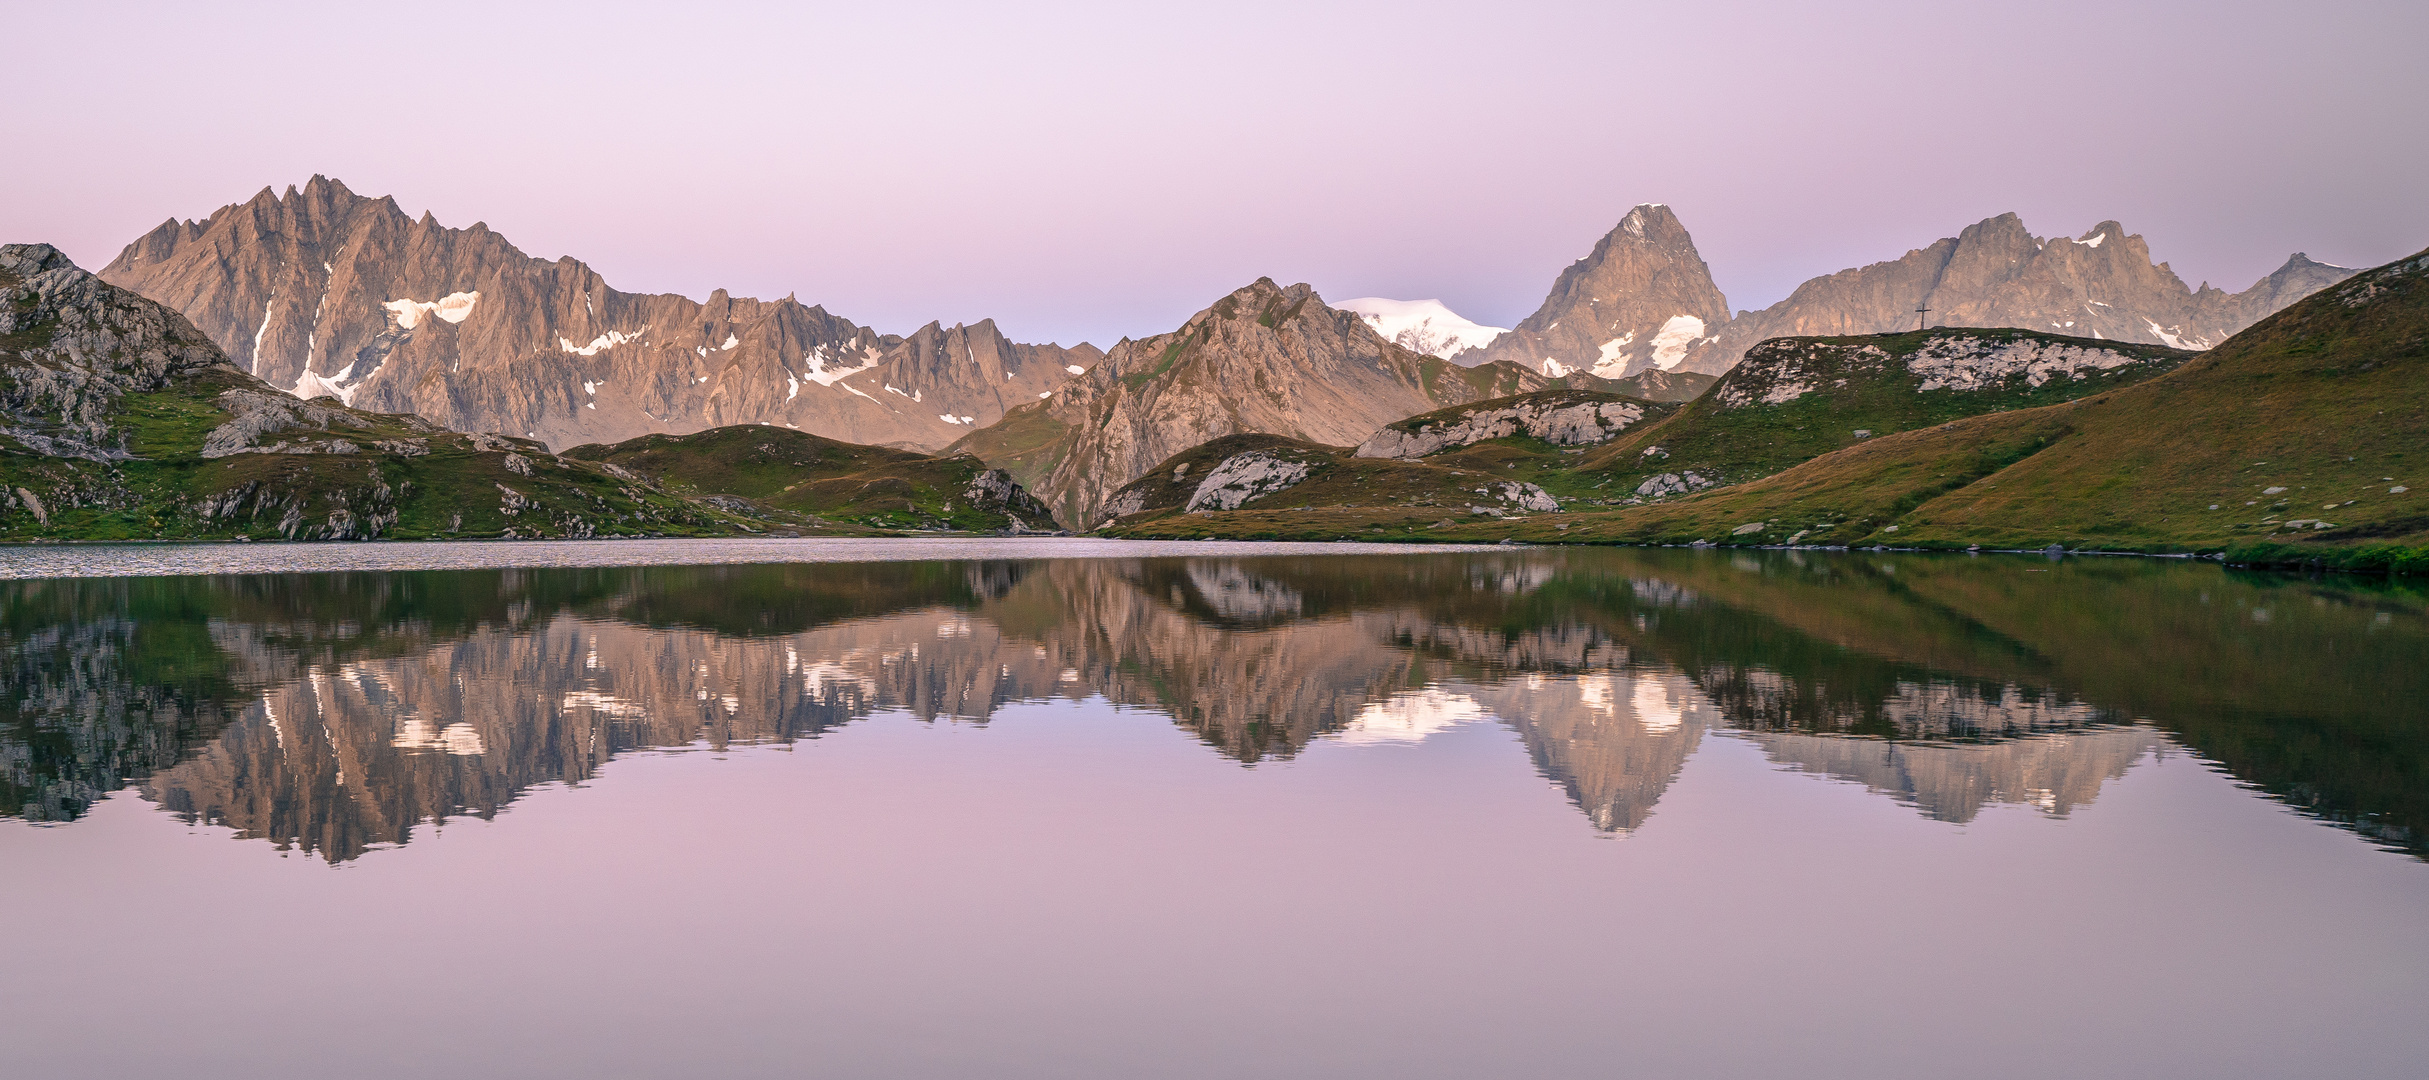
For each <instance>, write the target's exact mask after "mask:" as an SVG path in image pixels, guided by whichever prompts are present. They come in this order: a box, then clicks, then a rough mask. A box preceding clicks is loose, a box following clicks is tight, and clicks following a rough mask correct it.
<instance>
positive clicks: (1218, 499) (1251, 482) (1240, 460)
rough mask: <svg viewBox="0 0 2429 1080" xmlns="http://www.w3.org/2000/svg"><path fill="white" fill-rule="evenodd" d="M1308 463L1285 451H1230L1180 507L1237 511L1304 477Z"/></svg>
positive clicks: (1282, 489)
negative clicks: (1232, 452)
mask: <svg viewBox="0 0 2429 1080" xmlns="http://www.w3.org/2000/svg"><path fill="white" fill-rule="evenodd" d="M1309 468H1310V466H1309V464H1308V462H1306V461H1305V460H1302V459H1300V458H1299V457H1297V456H1294V455H1292V454H1291V453H1290V452H1289V451H1274V450H1252V451H1250V452H1248V453H1245V454H1234V455H1232V456H1230V457H1227V458H1224V459H1223V460H1222V462H1221V463H1220V464H1218V465H1216V466H1215V467H1214V469H1213V470H1212V471H1210V472H1208V473H1207V474H1206V479H1205V480H1203V481H1201V482H1199V484H1198V490H1197V491H1196V492H1195V493H1193V494H1191V495H1190V496H1189V502H1188V503H1186V504H1185V505H1183V506H1182V509H1183V510H1187V511H1190V512H1193V513H1194V512H1196V511H1199V510H1237V509H1239V508H1240V507H1241V506H1242V505H1244V504H1246V503H1249V502H1251V501H1254V500H1256V499H1259V498H1262V497H1264V496H1267V495H1271V494H1273V493H1275V492H1278V491H1285V490H1288V489H1289V488H1290V486H1291V485H1293V484H1296V483H1298V482H1299V481H1301V480H1305V479H1307V473H1308V470H1309Z"/></svg>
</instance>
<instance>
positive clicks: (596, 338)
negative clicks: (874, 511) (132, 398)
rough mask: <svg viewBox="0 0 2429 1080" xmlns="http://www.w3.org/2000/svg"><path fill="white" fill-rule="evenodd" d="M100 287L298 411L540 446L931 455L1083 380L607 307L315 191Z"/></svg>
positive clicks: (186, 241) (196, 236)
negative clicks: (744, 447) (135, 300)
mask: <svg viewBox="0 0 2429 1080" xmlns="http://www.w3.org/2000/svg"><path fill="white" fill-rule="evenodd" d="M101 277H102V279H103V280H105V281H108V282H109V283H111V284H113V285H118V286H121V287H124V288H128V289H132V290H134V291H135V292H138V293H141V294H143V295H145V296H148V297H150V298H152V299H154V300H157V301H160V302H161V303H163V304H166V305H168V306H170V307H172V308H175V309H176V310H178V311H179V312H181V313H183V314H184V315H185V316H186V317H187V318H188V319H190V320H192V322H193V323H194V325H195V326H196V327H198V328H199V329H201V330H202V332H203V333H204V334H207V335H209V337H210V338H211V340H212V341H213V342H215V343H217V344H218V345H219V347H220V348H221V349H222V350H224V351H225V352H226V353H227V355H228V357H229V358H230V359H231V360H233V361H235V363H236V364H237V365H238V366H239V367H241V368H243V369H244V370H246V371H248V372H250V373H251V374H253V375H255V376H258V377H260V378H261V379H263V380H265V381H267V382H269V383H270V384H271V385H273V386H276V387H278V388H279V389H281V390H285V391H287V392H289V393H292V394H294V395H296V396H298V397H305V398H313V397H334V398H338V399H340V400H342V401H343V402H345V403H346V404H348V405H352V406H355V407H358V408H365V409H371V410H375V411H379V412H392V413H413V414H416V415H419V416H421V417H423V418H424V419H427V420H430V421H433V422H436V423H439V424H442V425H445V426H447V427H450V428H454V429H456V430H458V431H466V432H498V433H503V434H507V435H517V436H525V437H529V438H534V439H538V440H541V441H542V442H545V443H548V444H549V445H550V446H552V447H554V448H556V449H560V450H561V449H564V448H566V447H569V446H573V445H576V444H579V443H589V442H620V441H623V440H625V439H630V438H634V437H637V436H641V435H646V434H650V433H652V432H668V433H675V434H682V433H688V432H693V431H699V430H702V429H706V428H712V427H721V426H725V425H730V424H771V425H776V426H780V427H791V428H797V429H799V430H802V431H807V432H811V433H812V434H817V435H823V436H826V437H828V438H834V439H841V440H843V441H846V442H855V443H865V444H877V445H897V446H906V447H911V448H914V449H921V450H937V449H941V448H943V447H944V446H945V445H946V444H948V443H951V442H952V441H953V440H955V439H957V438H960V437H961V436H963V435H966V434H968V433H969V432H970V431H972V430H974V429H976V428H979V427H984V426H986V425H988V424H991V423H994V422H995V421H996V420H997V419H999V418H1001V417H1002V416H1003V414H1004V411H1005V410H1006V409H1008V408H1010V407H1012V406H1015V405H1019V404H1024V403H1027V402H1033V401H1036V400H1038V398H1039V397H1040V396H1041V395H1043V394H1045V393H1048V392H1050V391H1052V390H1053V389H1054V388H1055V387H1057V386H1060V385H1062V384H1063V383H1064V382H1067V381H1069V380H1070V379H1071V377H1072V376H1073V375H1074V374H1075V373H1076V372H1078V371H1085V370H1086V369H1087V368H1088V367H1089V366H1091V365H1093V364H1095V363H1096V362H1097V360H1098V359H1100V358H1101V356H1102V354H1101V353H1100V352H1099V351H1098V350H1096V349H1095V348H1094V347H1092V346H1089V345H1086V344H1082V345H1079V346H1077V347H1075V348H1071V349H1065V348H1062V347H1060V346H1057V345H1051V344H1048V345H1027V344H1020V343H1016V342H1013V341H1010V340H1008V339H1006V338H1005V337H1004V336H1003V335H1002V334H1001V333H1000V332H998V331H997V330H996V327H995V324H994V322H993V321H992V320H981V321H979V322H977V323H973V324H969V325H966V326H965V325H956V326H944V325H941V324H939V323H930V324H928V325H926V326H923V327H920V328H919V329H918V330H916V331H914V332H912V333H911V334H909V335H908V336H900V335H892V334H879V333H878V332H877V331H875V330H872V329H869V328H867V327H863V326H858V325H855V324H854V323H852V322H851V321H850V320H848V319H844V318H840V317H838V316H835V315H831V314H829V313H828V312H827V311H826V309H825V308H823V307H817V306H810V305H804V304H802V303H800V302H798V301H796V300H794V299H793V298H792V297H789V296H788V297H785V298H783V299H781V300H756V299H752V298H749V297H735V296H728V295H727V294H726V292H725V290H722V289H720V290H717V291H715V292H713V293H711V294H709V297H708V299H707V300H705V301H698V300H693V299H690V298H688V297H683V296H676V295H671V294H640V293H627V292H622V291H619V290H617V289H615V288H612V287H610V286H609V285H608V284H607V282H606V281H605V279H603V278H601V277H600V276H599V274H598V273H597V272H596V271H594V270H592V269H591V268H590V267H589V266H587V265H585V264H584V263H582V262H580V261H577V260H575V259H573V258H571V257H566V258H560V259H557V260H554V261H550V260H545V259H539V258H534V257H532V256H529V255H526V254H524V253H523V252H522V251H521V250H520V249H518V248H516V247H515V246H514V245H513V244H512V243H509V242H508V241H507V240H506V238H505V237H503V236H501V235H499V234H498V233H496V232H494V231H492V230H491V229H490V228H489V227H488V226H487V225H484V224H478V223H476V224H474V225H473V226H472V227H470V228H463V229H457V228H449V227H446V226H443V225H441V224H439V222H438V220H437V219H436V218H434V217H432V216H431V215H429V214H423V215H422V216H421V217H420V218H418V219H417V218H413V217H410V216H408V215H406V214H405V212H404V211H403V210H401V209H399V208H398V207H397V204H396V201H395V200H394V199H391V198H387V197H380V198H372V197H367V196H362V195H357V194H355V193H354V192H352V191H350V190H347V188H346V186H345V185H344V184H343V183H340V182H338V181H336V180H331V179H328V178H326V177H319V176H315V177H313V178H312V180H311V182H309V183H307V184H305V185H303V187H302V188H300V189H298V188H294V187H290V188H288V189H287V190H286V191H285V192H284V193H274V192H272V191H271V190H270V189H267V188H264V189H263V190H262V191H261V192H260V193H259V194H257V195H255V196H254V197H253V198H252V199H250V200H248V201H246V202H244V203H240V204H234V205H230V206H224V207H221V208H220V209H219V210H218V211H216V212H214V213H213V214H211V216H210V217H208V218H206V219H204V220H201V221H183V222H181V221H176V220H170V221H167V222H163V223H162V224H161V225H160V226H159V227H158V228H155V229H153V230H152V231H151V232H150V233H147V234H145V235H144V236H143V237H141V238H140V239H138V240H136V241H135V242H134V243H132V244H129V245H127V247H126V250H124V251H123V252H121V253H120V254H119V256H118V257H117V258H116V259H114V260H112V261H111V262H110V264H109V266H107V267H105V268H103V269H102V271H101Z"/></svg>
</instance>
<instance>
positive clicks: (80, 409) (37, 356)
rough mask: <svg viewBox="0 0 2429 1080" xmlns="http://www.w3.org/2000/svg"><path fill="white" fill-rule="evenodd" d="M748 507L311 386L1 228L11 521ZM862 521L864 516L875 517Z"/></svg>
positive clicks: (449, 526)
mask: <svg viewBox="0 0 2429 1080" xmlns="http://www.w3.org/2000/svg"><path fill="white" fill-rule="evenodd" d="M752 529H753V526H751V525H750V524H749V523H748V522H747V521H746V520H745V519H743V518H738V517H736V516H734V515H731V514H729V513H726V512H724V511H722V510H720V509H718V508H716V507H714V506H706V505H701V504H698V503H693V502H690V501H687V500H685V499H682V498H679V497H677V496H675V495H673V494H670V493H669V492H666V491H664V490H662V489H660V488H658V487H657V486H655V485H653V484H651V483H649V482H648V481H646V480H642V479H640V478H638V477H635V476H632V475H631V474H629V473H623V472H619V471H617V470H613V469H608V468H602V467H600V466H595V465H590V464H586V463H579V462H573V461H568V460H567V459H564V458H561V457H558V456H556V455H554V454H551V453H549V451H548V449H547V448H546V447H545V446H543V445H541V444H540V443H537V442H534V441H531V440H527V439H514V438H507V437H503V436H498V435H489V434H471V435H466V434H458V433H455V432H451V431H447V430H446V429H444V428H441V427H439V426H437V425H435V424H432V423H430V422H428V421H426V420H422V419H420V418H419V417H414V416H409V415H383V414H378V413H372V412H367V411H364V410H360V409H354V408H349V407H347V406H344V405H342V404H339V403H337V402H334V401H329V400H326V399H316V400H298V399H296V398H294V397H292V396H290V395H286V394H282V393H279V392H277V391H276V390H273V389H271V388H270V387H269V386H268V385H266V384H264V383H263V382H262V381H261V380H259V379H257V378H255V377H253V376H251V375H249V374H246V373H245V372H243V371H240V370H238V369H237V368H236V366H235V365H234V364H232V363H230V362H228V360H227V358H226V357H225V356H224V355H222V354H221V352H220V350H219V349H218V347H217V346H215V345H213V344H212V343H211V342H210V341H209V340H208V339H207V338H205V337H204V336H203V335H202V334H201V333H200V332H198V331H197V330H196V329H195V328H194V327H193V325H192V324H190V323H189V322H187V321H186V320H185V318H184V317H182V316H180V315H178V314H177V313H176V312H174V311H171V310H169V309H168V308H167V307H165V306H163V305H161V304H159V303H157V302H155V301H152V300H148V299H145V298H144V297H141V296H138V295H136V294H135V293H133V292H130V291H128V290H125V289H122V288H118V287H116V286H113V285H110V284H107V283H105V282H103V281H101V280H100V279H99V278H97V277H95V276H94V275H92V274H89V273H86V272H85V271H83V270H81V269H78V268H77V267H76V266H75V265H74V264H73V263H71V262H69V261H68V260H67V258H66V257H65V256H63V255H61V254H59V252H57V251H56V250H54V249H52V248H50V247H49V246H47V245H41V244H12V245H7V246H5V247H0V537H9V538H17V539H77V540H128V539H252V538H263V539H269V538H278V539H290V540H308V539H371V538H377V537H399V536H420V537H441V536H497V537H504V538H509V539H513V538H526V537H541V536H546V537H566V538H580V537H591V536H602V535H668V534H672V535H703V534H706V535H728V534H732V533H735V532H744V531H751V530H752ZM864 531H865V530H864Z"/></svg>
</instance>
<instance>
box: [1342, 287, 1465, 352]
mask: <svg viewBox="0 0 2429 1080" xmlns="http://www.w3.org/2000/svg"><path fill="white" fill-rule="evenodd" d="M1333 306H1334V307H1337V308H1340V309H1341V310H1343V311H1350V312H1356V313H1357V315H1358V317H1359V318H1361V319H1364V320H1366V324H1367V325H1368V326H1372V327H1374V328H1375V332H1376V333H1378V334H1381V335H1383V336H1384V337H1385V338H1386V339H1389V340H1390V341H1391V342H1392V343H1393V344H1396V345H1399V346H1400V347H1401V348H1404V349H1408V350H1410V351H1412V352H1421V353H1429V354H1431V355H1434V356H1439V357H1442V358H1444V359H1449V358H1450V357H1451V355H1452V354H1454V353H1457V352H1459V351H1460V350H1462V349H1480V348H1483V347H1484V346H1485V345H1486V344H1487V343H1489V342H1491V341H1492V340H1493V339H1494V338H1497V337H1500V336H1501V335H1503V334H1506V333H1509V330H1508V329H1506V328H1504V327H1499V326H1480V325H1478V324H1476V323H1473V322H1470V321H1468V320H1467V319H1464V318H1461V317H1460V315H1459V313H1458V312H1455V311H1452V310H1451V309H1450V308H1448V307H1445V306H1443V303H1442V301H1440V300H1387V299H1384V298H1383V297H1380V296H1362V297H1359V298H1358V299H1356V300H1344V301H1341V302H1340V303H1337V304H1334V305H1333Z"/></svg>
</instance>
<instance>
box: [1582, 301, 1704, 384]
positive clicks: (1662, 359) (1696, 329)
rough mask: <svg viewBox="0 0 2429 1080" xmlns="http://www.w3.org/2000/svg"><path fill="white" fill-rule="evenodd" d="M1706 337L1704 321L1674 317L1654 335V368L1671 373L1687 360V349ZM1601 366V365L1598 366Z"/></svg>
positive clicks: (1688, 316) (1690, 316)
mask: <svg viewBox="0 0 2429 1080" xmlns="http://www.w3.org/2000/svg"><path fill="white" fill-rule="evenodd" d="M1702 336H1704V320H1702V319H1699V318H1696V317H1695V316H1693V315H1672V316H1670V321H1668V322H1665V323H1663V324H1662V328H1661V330H1660V331H1659V332H1658V333H1655V334H1654V335H1653V366H1654V367H1657V368H1660V369H1662V370H1663V371H1669V370H1671V369H1673V368H1676V367H1678V365H1679V364H1680V363H1681V362H1683V361H1685V360H1686V359H1687V347H1688V346H1690V345H1693V344H1695V340H1696V339H1697V338H1700V337H1702ZM1598 366H1599V365H1598Z"/></svg>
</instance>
